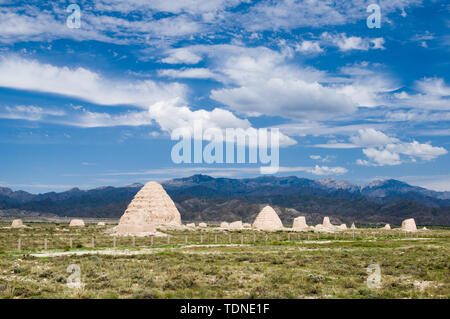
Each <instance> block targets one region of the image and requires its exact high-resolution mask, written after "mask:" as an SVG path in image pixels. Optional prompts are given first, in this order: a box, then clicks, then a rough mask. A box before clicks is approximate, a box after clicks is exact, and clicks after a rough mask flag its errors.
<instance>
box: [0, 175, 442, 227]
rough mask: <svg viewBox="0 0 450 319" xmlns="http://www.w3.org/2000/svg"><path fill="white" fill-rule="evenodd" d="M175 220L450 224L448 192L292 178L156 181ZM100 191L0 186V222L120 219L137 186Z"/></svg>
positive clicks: (395, 183)
mask: <svg viewBox="0 0 450 319" xmlns="http://www.w3.org/2000/svg"><path fill="white" fill-rule="evenodd" d="M162 184H163V186H164V188H165V189H166V191H167V192H168V193H169V195H170V196H171V197H172V198H173V199H174V201H175V203H176V204H177V207H178V208H179V210H180V213H181V214H182V218H183V220H191V221H195V220H198V221H200V220H212V221H214V220H217V221H220V220H228V221H233V220H236V219H242V220H245V221H251V220H252V218H254V216H255V215H256V213H257V212H258V210H259V209H260V207H261V206H262V205H265V204H270V205H273V206H274V207H276V209H277V210H278V212H279V214H280V217H281V218H282V220H283V221H284V222H290V220H291V219H292V218H294V217H295V215H296V214H297V215H299V214H303V215H306V216H309V218H310V219H311V220H313V221H317V222H320V219H321V218H323V215H324V214H327V215H329V216H331V217H332V221H333V218H334V220H335V221H336V222H350V221H355V220H356V221H361V222H366V223H377V222H380V223H381V222H391V223H398V222H401V220H402V218H407V217H416V218H418V221H419V222H422V223H425V224H430V225H431V224H439V225H450V214H449V212H450V192H436V191H432V190H428V189H425V188H421V187H417V186H411V185H409V184H407V183H404V182H401V181H397V180H393V179H390V180H384V181H375V182H372V183H370V184H368V185H366V186H359V185H355V184H351V183H349V182H345V181H337V180H335V179H332V178H327V179H319V180H311V179H307V178H299V177H296V176H287V177H276V176H261V177H256V178H244V179H232V178H214V177H211V176H207V175H193V176H190V177H185V178H177V179H172V180H167V181H164V182H162ZM142 186H143V185H142V184H139V183H136V184H131V185H127V186H123V187H112V186H104V187H98V188H95V189H91V190H80V189H78V188H73V189H70V190H68V191H65V192H60V193H56V192H49V193H44V194H37V195H35V194H30V193H27V192H24V191H12V190H11V189H9V188H2V187H0V210H2V212H1V216H4V215H5V214H6V215H7V214H8V213H7V212H8V211H10V212H14V211H15V212H17V211H28V212H39V213H46V214H54V215H58V216H80V217H111V218H118V217H120V216H121V215H122V214H123V212H124V210H125V209H126V207H127V205H128V204H129V202H130V201H131V199H132V198H133V196H134V195H135V194H136V193H137V191H138V190H139V189H140V188H141V187H142Z"/></svg>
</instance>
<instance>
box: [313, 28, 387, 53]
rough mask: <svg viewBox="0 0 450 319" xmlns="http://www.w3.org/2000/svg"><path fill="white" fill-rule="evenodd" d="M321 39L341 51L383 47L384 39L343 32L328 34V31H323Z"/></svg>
mask: <svg viewBox="0 0 450 319" xmlns="http://www.w3.org/2000/svg"><path fill="white" fill-rule="evenodd" d="M320 38H321V40H322V41H324V42H326V43H329V44H332V45H335V46H337V47H338V48H339V50H341V51H350V50H363V51H367V50H369V49H374V50H375V49H385V47H384V46H383V44H384V42H385V41H384V39H383V38H372V39H371V38H361V37H357V36H349V37H347V35H346V34H345V33H340V34H330V33H328V32H324V33H322V34H321V36H320Z"/></svg>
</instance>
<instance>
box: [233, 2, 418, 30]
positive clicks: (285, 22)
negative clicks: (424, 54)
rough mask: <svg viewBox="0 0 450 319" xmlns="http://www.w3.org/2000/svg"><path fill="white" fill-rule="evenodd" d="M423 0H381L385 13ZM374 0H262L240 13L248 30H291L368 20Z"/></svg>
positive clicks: (242, 21)
mask: <svg viewBox="0 0 450 319" xmlns="http://www.w3.org/2000/svg"><path fill="white" fill-rule="evenodd" d="M421 2H422V1H421V0H409V1H408V0H379V1H377V3H378V4H379V5H380V7H381V8H382V14H383V15H384V16H386V15H388V14H390V13H391V12H395V11H396V10H398V9H404V8H407V7H410V6H414V5H417V4H420V3H421ZM371 3H373V1H366V0H364V1H361V0H351V1H350V0H349V1H311V0H282V1H260V2H258V3H257V4H256V5H255V6H253V7H252V8H251V9H250V10H249V12H248V13H246V14H243V15H242V17H240V21H241V23H242V25H244V26H245V27H246V28H247V29H248V30H249V31H260V30H291V29H295V28H300V27H323V26H336V25H344V24H347V23H359V22H361V23H365V21H364V20H365V19H366V18H367V12H366V8H367V6H368V5H369V4H371Z"/></svg>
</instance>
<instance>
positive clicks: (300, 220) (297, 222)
mask: <svg viewBox="0 0 450 319" xmlns="http://www.w3.org/2000/svg"><path fill="white" fill-rule="evenodd" d="M292 228H293V229H307V228H308V225H307V224H306V218H305V216H299V217H296V218H294V222H293V224H292Z"/></svg>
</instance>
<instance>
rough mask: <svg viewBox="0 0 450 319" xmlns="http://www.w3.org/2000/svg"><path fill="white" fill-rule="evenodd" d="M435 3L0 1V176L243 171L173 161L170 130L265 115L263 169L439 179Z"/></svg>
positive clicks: (142, 176) (441, 127) (220, 125)
mask: <svg viewBox="0 0 450 319" xmlns="http://www.w3.org/2000/svg"><path fill="white" fill-rule="evenodd" d="M71 3H76V4H78V5H79V6H80V8H81V18H80V21H81V27H80V28H69V27H68V26H67V23H66V21H67V19H68V17H69V15H70V13H68V12H67V11H66V9H67V7H68V6H69V5H70V4H71ZM371 3H377V4H378V5H379V7H380V9H381V28H368V26H367V23H366V19H367V17H368V16H369V15H370V13H367V12H366V8H367V6H368V5H369V4H371ZM449 13H450V5H449V4H448V2H446V1H426V0H424V1H419V0H412V1H408V0H391V1H364V0H352V1H331V0H327V1H318V0H317V1H316V0H305V1H296V0H286V1H251V0H246V1H241V0H231V1H225V0H180V1H167V0H165V1H164V0H155V1H145V0H128V1H125V0H113V1H103V0H97V1H82V0H79V1H45V2H44V1H9V0H0V154H1V156H0V167H1V169H0V185H1V186H7V187H11V188H13V189H23V190H27V191H30V192H33V193H37V192H45V191H62V190H66V189H69V188H71V187H75V186H77V187H80V188H83V189H87V188H94V187H99V186H102V185H114V186H119V185H126V184H131V183H134V182H145V181H148V180H164V179H168V178H174V177H184V176H189V175H192V174H195V173H205V174H209V175H213V176H226V177H248V176H258V174H259V171H258V169H257V168H258V167H259V166H260V165H255V164H217V163H215V164H206V163H201V164H175V163H174V162H173V161H172V159H171V150H172V147H173V146H174V145H175V144H176V142H177V141H173V140H171V138H170V135H171V133H172V132H173V131H174V130H175V129H176V128H179V127H184V126H192V125H193V123H194V122H198V121H200V122H201V123H203V125H204V126H205V127H207V128H214V129H220V130H224V129H226V128H243V129H248V128H251V127H253V128H278V129H279V130H280V132H281V137H282V138H281V140H280V143H281V148H280V166H281V167H280V171H279V173H278V175H297V176H301V177H307V178H330V177H332V178H336V179H339V180H348V181H351V182H354V183H358V184H366V183H368V182H370V181H372V180H374V179H379V178H396V179H399V180H402V181H405V182H408V183H410V184H413V185H419V186H423V187H427V188H430V189H435V190H450V171H449V165H448V163H449V158H450V155H449V154H448V150H449V149H450V143H449V135H450V128H449V122H450V99H449V98H450V78H449V70H450V64H449V62H450V59H449V56H450V55H449V53H450V48H449V45H450V34H449V32H448V30H449V27H450V18H449V17H450V15H449ZM203 143H204V144H205V145H206V144H207V143H208V141H203Z"/></svg>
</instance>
